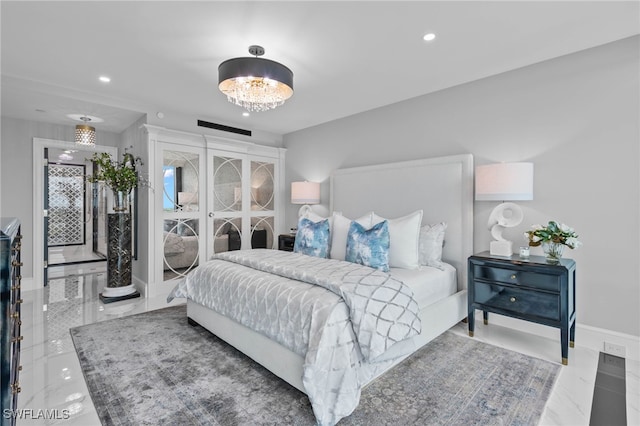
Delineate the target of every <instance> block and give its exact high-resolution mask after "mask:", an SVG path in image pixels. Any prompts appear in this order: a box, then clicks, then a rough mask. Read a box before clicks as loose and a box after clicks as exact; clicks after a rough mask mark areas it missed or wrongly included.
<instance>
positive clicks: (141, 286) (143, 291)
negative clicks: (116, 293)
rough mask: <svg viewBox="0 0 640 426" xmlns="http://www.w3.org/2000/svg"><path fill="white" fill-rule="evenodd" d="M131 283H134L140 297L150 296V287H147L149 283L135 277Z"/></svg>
mask: <svg viewBox="0 0 640 426" xmlns="http://www.w3.org/2000/svg"><path fill="white" fill-rule="evenodd" d="M131 281H132V282H133V285H134V286H135V287H136V290H138V291H139V292H140V296H142V297H147V294H149V286H148V285H147V283H146V282H145V281H142V280H141V279H140V278H138V277H135V276H134V277H133V278H132V279H131Z"/></svg>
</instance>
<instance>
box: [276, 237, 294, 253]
mask: <svg viewBox="0 0 640 426" xmlns="http://www.w3.org/2000/svg"><path fill="white" fill-rule="evenodd" d="M295 242H296V236H295V235H291V234H281V235H279V236H278V250H284V251H293V246H294V245H295Z"/></svg>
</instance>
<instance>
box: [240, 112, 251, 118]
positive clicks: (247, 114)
mask: <svg viewBox="0 0 640 426" xmlns="http://www.w3.org/2000/svg"><path fill="white" fill-rule="evenodd" d="M250 115H251V114H249V113H248V112H247V111H245V112H243V113H242V116H243V117H248V116H250Z"/></svg>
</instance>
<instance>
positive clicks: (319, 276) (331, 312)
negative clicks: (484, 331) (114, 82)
mask: <svg viewBox="0 0 640 426" xmlns="http://www.w3.org/2000/svg"><path fill="white" fill-rule="evenodd" d="M174 297H188V298H189V299H191V300H193V301H194V302H196V303H199V304H201V305H203V306H206V307H209V308H211V309H214V310H215V311H217V312H218V313H220V314H222V315H225V316H227V317H229V318H232V319H234V320H235V321H237V322H239V323H241V324H243V325H245V326H247V327H249V328H251V329H253V330H256V331H258V332H260V333H262V334H264V335H266V336H267V337H269V338H271V339H273V340H275V341H277V342H279V343H281V344H282V345H283V346H285V347H287V348H289V349H290V350H292V351H294V352H296V353H298V354H299V355H300V356H302V357H304V359H305V363H304V374H303V385H304V387H305V391H306V392H307V395H308V396H309V400H310V401H311V404H312V406H313V410H314V414H315V416H316V418H317V420H318V423H320V424H335V423H336V422H338V421H339V420H340V419H341V418H342V417H344V416H347V415H349V414H350V413H351V412H352V411H353V410H354V409H355V407H356V406H357V404H358V401H359V398H360V389H361V386H362V384H363V383H366V381H367V380H368V379H370V378H371V377H372V376H373V375H375V374H376V373H377V372H379V371H381V370H383V369H385V368H386V366H388V365H389V364H390V363H391V362H392V361H393V359H396V358H398V357H401V356H404V355H406V354H407V353H409V352H410V349H411V348H410V345H407V348H406V349H405V348H404V347H403V345H396V344H397V343H398V342H400V341H403V340H405V339H408V338H410V337H412V336H414V335H416V334H418V333H419V332H420V320H419V318H418V306H417V303H416V302H415V300H414V299H413V297H412V292H411V290H410V289H409V288H408V287H406V286H405V285H404V284H403V283H402V282H400V281H397V280H395V279H393V278H392V277H390V276H389V274H386V273H383V272H380V271H377V270H374V269H371V268H368V267H365V266H362V265H357V264H353V263H349V262H343V261H338V260H328V259H319V258H315V257H310V256H305V255H301V254H297V253H288V252H283V251H276V250H245V251H235V252H228V253H224V254H220V255H217V256H216V257H215V258H214V259H213V260H211V261H209V262H207V263H206V264H203V265H201V266H200V267H198V268H197V269H196V270H194V271H193V272H192V273H190V274H189V275H188V276H187V278H186V279H185V280H184V281H182V282H181V283H179V284H178V286H176V288H175V289H174V290H173V291H172V293H171V294H170V296H169V300H171V299H173V298H174ZM394 345H395V346H396V348H395V350H394V351H391V352H393V355H392V356H390V357H387V356H381V355H383V354H384V353H385V351H386V350H387V349H389V348H390V347H392V346H394ZM398 348H400V349H399V350H398ZM387 358H388V359H387Z"/></svg>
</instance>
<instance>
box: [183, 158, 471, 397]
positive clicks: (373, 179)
mask: <svg viewBox="0 0 640 426" xmlns="http://www.w3.org/2000/svg"><path fill="white" fill-rule="evenodd" d="M418 209H422V210H423V211H424V214H423V220H422V223H423V224H429V223H437V222H447V231H446V236H445V245H444V249H443V260H444V261H446V262H447V263H450V264H451V265H453V266H454V267H455V268H456V269H457V271H458V275H457V280H458V291H457V293H455V294H453V295H451V296H449V297H447V298H445V299H443V300H441V301H439V302H436V303H434V304H432V305H430V306H427V307H425V308H424V309H422V310H421V311H420V318H421V321H422V333H421V334H420V335H419V336H416V337H414V338H413V341H414V345H415V348H416V350H417V349H418V348H420V347H422V346H424V345H425V344H426V343H428V342H429V341H431V340H432V339H434V338H435V337H437V336H438V335H440V334H441V333H443V332H444V331H446V330H448V329H449V328H451V327H452V326H454V325H455V324H457V323H458V322H459V321H461V320H462V319H464V318H465V317H466V316H467V290H466V287H467V258H468V257H469V256H470V255H471V254H472V251H473V157H472V156H471V154H464V155H453V156H446V157H436V158H429V159H424V160H415V161H405V162H399V163H390V164H382V165H376V166H365V167H356V168H349V169H341V170H336V171H335V172H334V173H333V175H332V176H331V210H332V211H340V212H342V214H344V215H345V216H346V217H351V218H355V217H360V216H361V215H362V214H365V213H367V212H369V211H375V212H376V214H378V215H380V216H383V217H389V218H394V217H400V216H404V215H406V214H408V213H411V212H413V211H415V210H418ZM187 316H188V317H189V319H190V320H191V321H195V322H197V323H198V324H200V325H201V326H203V327H204V328H206V329H207V330H209V331H211V332H212V333H213V334H215V335H216V336H218V337H219V338H221V339H222V340H224V341H226V342H227V343H229V344H231V345H232V346H234V347H235V348H237V349H238V350H240V351H241V352H243V353H244V354H246V355H247V356H249V357H251V358H252V359H254V360H255V361H256V362H258V363H260V364H261V365H263V366H264V367H266V368H267V369H269V370H270V371H271V372H272V373H274V374H275V375H277V376H278V377H280V378H282V379H283V380H285V381H286V382H288V383H289V384H291V385H292V386H294V387H296V388H298V389H299V390H301V391H302V392H305V390H304V386H303V385H302V372H303V364H304V358H303V357H302V356H300V355H298V354H296V353H294V352H292V351H290V350H289V349H287V348H285V347H284V346H282V345H280V344H279V343H277V342H275V341H273V340H270V339H268V338H267V337H265V336H263V335H261V334H259V333H257V332H255V331H253V330H251V329H249V328H247V327H245V326H243V325H241V324H238V323H237V322H235V321H233V320H231V319H229V318H227V317H224V316H222V315H220V314H218V313H217V312H215V311H212V310H211V309H208V308H206V307H204V306H202V305H200V304H197V303H194V302H192V301H190V300H188V301H187ZM398 362H400V360H399V361H398Z"/></svg>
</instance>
